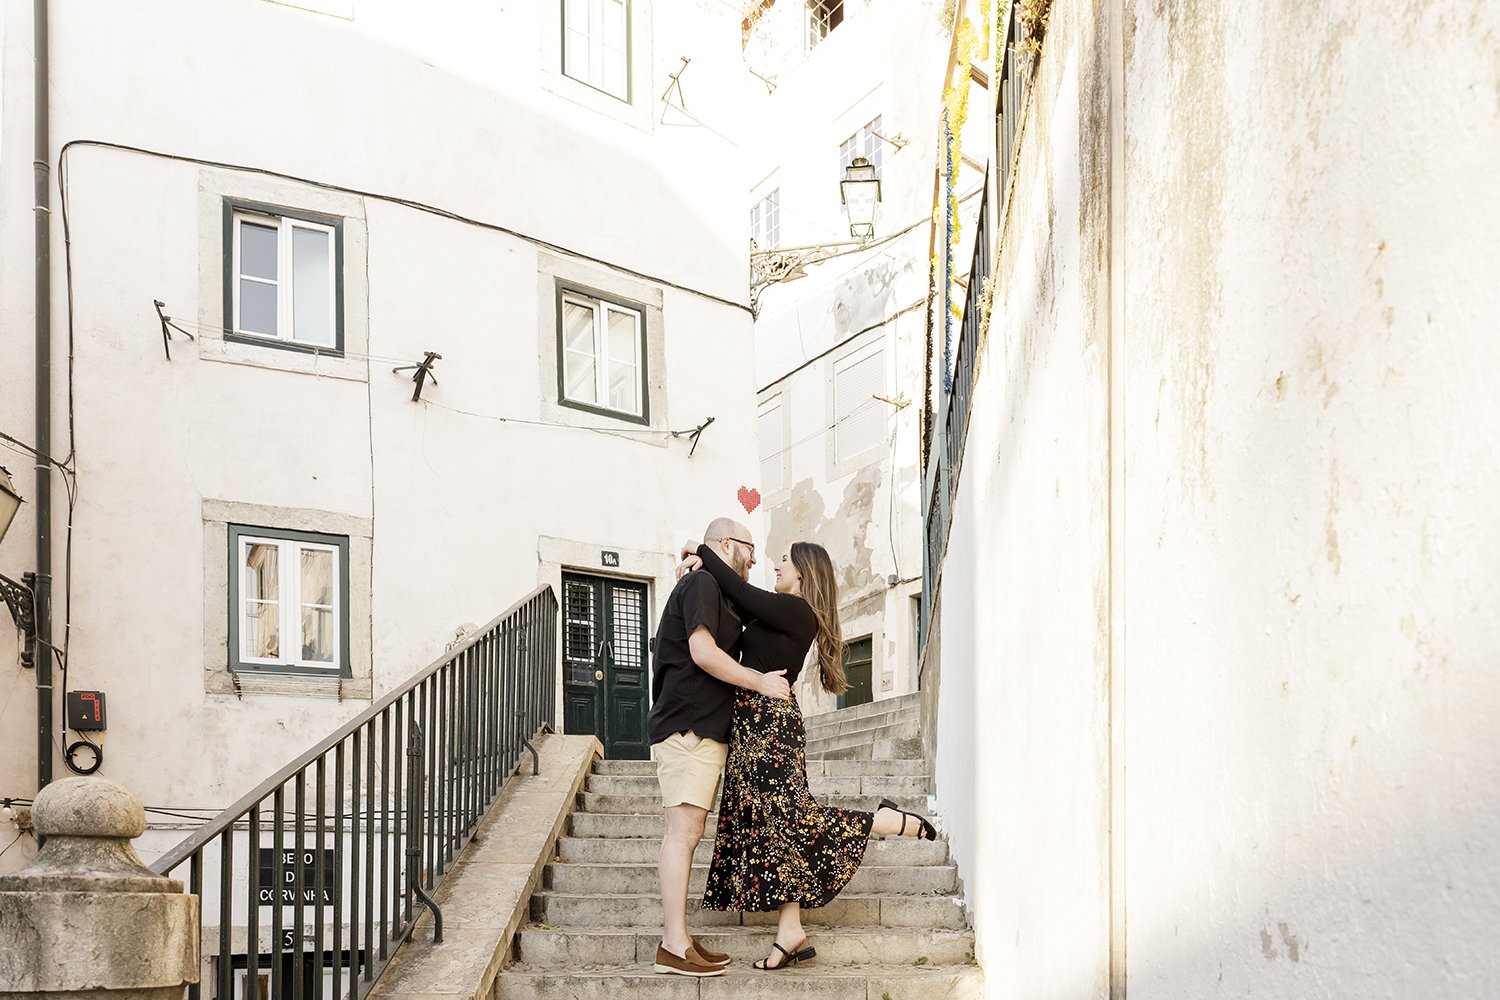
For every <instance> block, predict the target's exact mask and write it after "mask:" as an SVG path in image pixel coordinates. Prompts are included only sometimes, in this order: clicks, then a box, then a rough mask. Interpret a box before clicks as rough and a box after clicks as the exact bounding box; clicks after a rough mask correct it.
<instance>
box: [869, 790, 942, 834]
mask: <svg viewBox="0 0 1500 1000" xmlns="http://www.w3.org/2000/svg"><path fill="white" fill-rule="evenodd" d="M878 808H880V809H889V810H891V811H892V812H898V813H900V814H901V836H903V837H904V836H906V821H907V820H909V819H914V820H916V821H917V822H918V823H921V824H922V825H921V826H920V827H919V828H918V829H917V839H918V840H937V827H935V826H933V825H932V823H931V822H930V821H929V820H928V819H927V817H926V816H919V815H917V814H916V813H909V812H907V811H906V810H905V809H902V808H901V807H900V806H898V805H896V803H894V802H892V801H891V800H890V799H881V800H880V805H879V807H878Z"/></svg>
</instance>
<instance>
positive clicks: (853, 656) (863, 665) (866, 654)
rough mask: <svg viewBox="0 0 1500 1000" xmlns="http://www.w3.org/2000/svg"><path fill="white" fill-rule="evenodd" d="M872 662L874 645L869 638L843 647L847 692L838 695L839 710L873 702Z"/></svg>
mask: <svg viewBox="0 0 1500 1000" xmlns="http://www.w3.org/2000/svg"><path fill="white" fill-rule="evenodd" d="M873 660H874V645H873V643H872V642H871V637H870V636H865V637H864V638H863V639H855V640H854V641H853V642H850V643H847V644H845V646H844V679H845V680H847V681H848V682H849V690H847V691H845V692H844V693H843V694H841V695H839V708H850V707H852V706H854V705H868V704H869V703H870V702H872V701H874V700H875V685H874V683H873V681H874V678H873V677H872V676H871V667H872V661H873Z"/></svg>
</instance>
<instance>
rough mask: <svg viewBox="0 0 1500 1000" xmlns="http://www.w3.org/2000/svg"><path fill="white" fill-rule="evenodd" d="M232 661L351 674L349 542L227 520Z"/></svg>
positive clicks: (238, 665) (245, 666) (239, 666)
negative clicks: (229, 522)
mask: <svg viewBox="0 0 1500 1000" xmlns="http://www.w3.org/2000/svg"><path fill="white" fill-rule="evenodd" d="M229 542H230V549H231V558H232V560H233V561H232V566H231V579H230V583H229V599H230V629H229V633H230V643H229V656H230V667H231V669H234V670H252V671H253V670H261V671H276V672H284V673H312V674H335V675H340V676H347V671H348V664H349V658H348V653H347V650H348V645H349V639H348V636H349V617H348V611H347V609H348V606H349V599H348V593H349V584H348V580H349V574H348V565H349V540H348V538H346V537H344V536H339V535H319V534H313V533H310V532H299V531H279V530H275V529H268V528H254V527H249V526H243V525H230V528H229Z"/></svg>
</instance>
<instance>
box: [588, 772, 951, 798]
mask: <svg viewBox="0 0 1500 1000" xmlns="http://www.w3.org/2000/svg"><path fill="white" fill-rule="evenodd" d="M808 785H809V786H810V787H811V788H812V793H813V795H814V796H815V797H816V798H818V799H820V800H821V799H822V798H823V797H824V796H828V795H865V796H870V795H873V796H875V797H876V799H877V801H878V800H879V799H880V798H881V797H883V796H892V797H894V796H897V795H926V794H927V789H928V785H927V778H926V777H924V776H919V775H900V776H896V775H888V774H880V775H870V776H868V777H859V776H853V775H851V776H849V777H838V778H831V777H826V776H823V775H819V776H817V777H809V778H808ZM584 790H585V791H588V792H598V793H601V794H606V795H659V794H660V792H661V786H660V785H659V784H658V783H657V780H656V776H655V775H644V774H641V775H609V774H593V775H590V776H589V778H588V783H587V784H586V785H585V786H584Z"/></svg>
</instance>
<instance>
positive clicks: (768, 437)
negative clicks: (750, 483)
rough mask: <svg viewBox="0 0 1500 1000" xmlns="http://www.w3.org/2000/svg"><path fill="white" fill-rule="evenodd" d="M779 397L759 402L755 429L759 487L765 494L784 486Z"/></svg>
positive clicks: (783, 454)
mask: <svg viewBox="0 0 1500 1000" xmlns="http://www.w3.org/2000/svg"><path fill="white" fill-rule="evenodd" d="M783 426H784V425H783V424H782V415H781V397H780V396H775V397H773V398H771V399H768V400H766V401H765V402H764V403H762V404H760V409H759V410H758V411H757V412H756V418H755V429H756V434H757V436H758V437H759V438H760V489H761V492H762V493H764V494H766V495H767V496H769V495H771V494H772V493H775V492H777V491H779V490H783V489H785V488H786V435H785V434H784V433H783V431H782V427H783Z"/></svg>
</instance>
